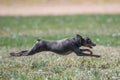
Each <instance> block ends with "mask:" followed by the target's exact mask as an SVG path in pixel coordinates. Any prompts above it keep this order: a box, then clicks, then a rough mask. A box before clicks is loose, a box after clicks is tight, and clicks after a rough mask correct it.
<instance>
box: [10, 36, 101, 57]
mask: <svg viewBox="0 0 120 80" xmlns="http://www.w3.org/2000/svg"><path fill="white" fill-rule="evenodd" d="M81 46H84V47H89V48H93V46H96V44H95V43H93V42H92V41H91V39H90V38H88V37H82V36H80V35H79V34H77V35H76V36H75V37H72V38H66V39H62V40H57V41H50V40H42V39H38V40H37V41H36V43H35V44H34V45H33V47H32V48H31V49H30V50H24V51H20V52H17V53H15V52H12V53H10V55H11V56H29V55H34V54H36V53H38V52H42V51H52V52H54V53H57V54H60V55H68V54H70V53H72V52H74V53H76V55H77V56H91V57H100V55H94V54H93V52H92V51H91V50H89V49H80V47H81ZM85 51H87V52H89V53H90V54H87V53H83V52H85Z"/></svg>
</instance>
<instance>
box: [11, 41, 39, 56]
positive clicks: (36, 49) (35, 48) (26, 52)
mask: <svg viewBox="0 0 120 80" xmlns="http://www.w3.org/2000/svg"><path fill="white" fill-rule="evenodd" d="M40 46H41V43H40V42H39V41H37V42H36V43H35V44H34V45H33V47H32V48H31V49H30V50H24V51H20V52H18V53H14V52H13V53H10V55H11V56H29V55H33V54H35V53H38V52H40V51H41V49H40Z"/></svg>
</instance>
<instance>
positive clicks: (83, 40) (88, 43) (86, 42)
mask: <svg viewBox="0 0 120 80" xmlns="http://www.w3.org/2000/svg"><path fill="white" fill-rule="evenodd" d="M77 38H79V40H80V42H81V44H82V46H84V47H89V48H93V46H96V44H95V43H93V42H92V40H91V39H90V38H88V37H82V36H80V35H79V34H77Z"/></svg>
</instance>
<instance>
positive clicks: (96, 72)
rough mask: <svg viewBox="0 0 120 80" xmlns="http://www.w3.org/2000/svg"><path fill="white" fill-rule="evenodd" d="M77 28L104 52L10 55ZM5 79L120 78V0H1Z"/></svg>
mask: <svg viewBox="0 0 120 80" xmlns="http://www.w3.org/2000/svg"><path fill="white" fill-rule="evenodd" d="M76 34H80V35H82V36H88V37H90V38H91V39H92V41H93V42H95V43H96V44H97V46H95V47H94V48H93V49H92V51H93V53H94V54H98V55H101V57H100V58H99V59H98V58H93V57H78V56H76V54H74V53H73V54H70V55H67V56H60V55H57V54H54V53H52V52H41V53H39V54H36V55H33V56H29V57H28V56H27V57H17V58H16V57H11V56H10V55H9V53H10V52H18V51H21V50H26V49H30V48H31V47H32V45H33V44H34V43H35V41H36V39H38V38H39V39H47V40H60V39H63V38H68V37H70V38H71V37H74V36H75V35H76ZM82 48H83V47H82ZM0 80H120V0H0Z"/></svg>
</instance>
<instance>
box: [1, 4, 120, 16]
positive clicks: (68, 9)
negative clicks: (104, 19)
mask: <svg viewBox="0 0 120 80" xmlns="http://www.w3.org/2000/svg"><path fill="white" fill-rule="evenodd" d="M71 14H120V3H109V4H108V3H106V4H76V5H74V4H59V5H57V4H43V5H36V6H30V5H29V6H28V5H27V6H25V5H9V6H8V5H7V6H5V5H0V15H1V16H6V15H10V16H11V15H17V16H30V15H71Z"/></svg>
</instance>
